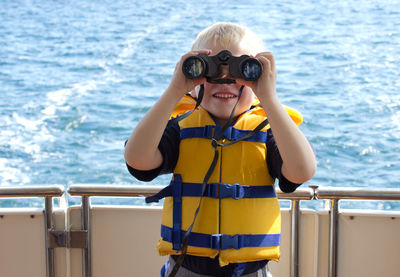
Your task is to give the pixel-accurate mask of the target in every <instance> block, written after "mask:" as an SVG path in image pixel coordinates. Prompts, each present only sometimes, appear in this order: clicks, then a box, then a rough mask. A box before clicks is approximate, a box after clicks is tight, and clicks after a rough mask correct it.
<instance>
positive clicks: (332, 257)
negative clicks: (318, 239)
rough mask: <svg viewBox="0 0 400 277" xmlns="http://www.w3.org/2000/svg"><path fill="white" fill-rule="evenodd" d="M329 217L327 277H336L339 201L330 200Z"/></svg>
mask: <svg viewBox="0 0 400 277" xmlns="http://www.w3.org/2000/svg"><path fill="white" fill-rule="evenodd" d="M330 202H331V207H330V216H329V268H328V270H329V271H328V276H329V277H336V267H337V242H338V240H337V239H338V212H339V200H338V199H332V200H330Z"/></svg>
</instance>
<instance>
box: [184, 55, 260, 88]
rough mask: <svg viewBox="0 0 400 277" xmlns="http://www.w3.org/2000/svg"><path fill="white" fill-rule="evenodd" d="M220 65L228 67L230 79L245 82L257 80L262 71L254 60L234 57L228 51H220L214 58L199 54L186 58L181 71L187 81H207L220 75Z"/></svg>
mask: <svg viewBox="0 0 400 277" xmlns="http://www.w3.org/2000/svg"><path fill="white" fill-rule="evenodd" d="M220 65H228V66H229V73H230V75H231V76H232V77H234V78H242V79H244V80H246V81H255V80H257V79H258V78H259V77H260V76H261V73H262V70H263V67H262V64H261V62H260V61H259V60H257V59H255V58H251V57H250V56H248V55H242V56H240V57H235V56H233V55H232V53H231V52H229V51H228V50H222V51H221V52H219V53H218V54H217V55H215V56H208V55H206V54H203V53H200V54H198V55H197V56H191V57H188V58H186V59H185V60H184V61H183V64H182V71H183V74H184V75H185V76H186V77H187V78H189V79H195V78H201V77H206V78H207V79H208V80H209V79H212V78H215V77H218V76H219V75H220V74H221V69H220Z"/></svg>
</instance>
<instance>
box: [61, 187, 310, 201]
mask: <svg viewBox="0 0 400 277" xmlns="http://www.w3.org/2000/svg"><path fill="white" fill-rule="evenodd" d="M164 187H165V186H159V185H150V186H149V185H143V186H142V185H116V186H110V185H90V184H74V185H71V186H70V187H69V189H68V194H69V195H71V196H123V197H124V196H126V197H140V196H150V195H153V194H155V193H157V192H159V191H160V190H162V189H163V188H164ZM277 194H278V197H279V198H281V199H298V200H300V199H304V200H307V199H311V198H312V197H313V190H312V189H310V188H299V189H297V190H296V191H294V192H291V193H283V192H282V191H280V190H277Z"/></svg>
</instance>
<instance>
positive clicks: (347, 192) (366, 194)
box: [315, 187, 400, 200]
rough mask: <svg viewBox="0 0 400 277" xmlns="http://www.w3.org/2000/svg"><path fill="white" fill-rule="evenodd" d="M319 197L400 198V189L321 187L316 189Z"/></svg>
mask: <svg viewBox="0 0 400 277" xmlns="http://www.w3.org/2000/svg"><path fill="white" fill-rule="evenodd" d="M315 197H316V198H317V199H338V200H340V199H352V200H400V189H395V188H388V189H386V188H382V189H366V188H336V187H321V188H318V189H316V191H315Z"/></svg>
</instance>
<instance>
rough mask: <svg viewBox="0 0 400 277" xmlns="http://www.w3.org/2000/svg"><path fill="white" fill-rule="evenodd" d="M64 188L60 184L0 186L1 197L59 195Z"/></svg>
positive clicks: (62, 192)
mask: <svg viewBox="0 0 400 277" xmlns="http://www.w3.org/2000/svg"><path fill="white" fill-rule="evenodd" d="M64 192H65V188H64V186H61V185H51V186H47V185H43V186H5V187H0V198H1V197H60V196H62V195H63V194H64Z"/></svg>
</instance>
